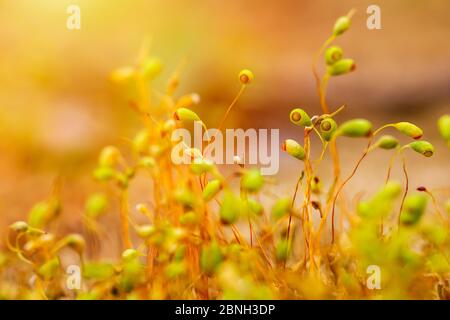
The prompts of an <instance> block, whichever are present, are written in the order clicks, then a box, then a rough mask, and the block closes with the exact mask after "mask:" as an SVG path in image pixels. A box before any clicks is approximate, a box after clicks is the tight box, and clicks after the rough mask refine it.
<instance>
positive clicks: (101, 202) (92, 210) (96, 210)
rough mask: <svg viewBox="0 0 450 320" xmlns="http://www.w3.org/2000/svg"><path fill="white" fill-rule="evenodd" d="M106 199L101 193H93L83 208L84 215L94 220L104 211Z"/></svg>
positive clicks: (106, 204) (106, 203)
mask: <svg viewBox="0 0 450 320" xmlns="http://www.w3.org/2000/svg"><path fill="white" fill-rule="evenodd" d="M107 206H108V198H107V197H106V196H105V195H104V194H103V193H94V194H92V195H91V196H90V197H89V198H88V199H87V200H86V204H85V206H84V211H85V213H86V215H88V216H89V217H91V218H96V217H98V216H99V215H101V214H102V213H104V212H105V211H106V208H107Z"/></svg>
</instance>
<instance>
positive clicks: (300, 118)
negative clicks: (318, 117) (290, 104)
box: [289, 108, 312, 127]
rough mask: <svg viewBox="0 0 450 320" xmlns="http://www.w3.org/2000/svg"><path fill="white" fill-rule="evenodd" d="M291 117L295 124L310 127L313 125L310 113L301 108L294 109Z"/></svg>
mask: <svg viewBox="0 0 450 320" xmlns="http://www.w3.org/2000/svg"><path fill="white" fill-rule="evenodd" d="M289 119H290V120H291V122H292V123H293V124H296V125H298V126H303V127H309V126H311V125H312V122H311V118H310V117H309V115H308V114H307V113H306V112H305V111H304V110H303V109H300V108H295V109H293V110H292V111H291V113H290V115H289Z"/></svg>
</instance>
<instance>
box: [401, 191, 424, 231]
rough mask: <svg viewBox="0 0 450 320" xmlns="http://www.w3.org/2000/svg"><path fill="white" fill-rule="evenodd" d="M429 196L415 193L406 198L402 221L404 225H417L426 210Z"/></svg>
mask: <svg viewBox="0 0 450 320" xmlns="http://www.w3.org/2000/svg"><path fill="white" fill-rule="evenodd" d="M426 206H427V197H426V196H425V195H423V194H413V195H410V196H408V197H406V198H405V202H404V203H403V209H402V212H401V213H400V214H401V217H400V222H401V223H402V224H404V225H409V226H410V225H415V224H416V223H417V222H419V220H420V218H421V217H422V215H423V214H424V212H425V208H426Z"/></svg>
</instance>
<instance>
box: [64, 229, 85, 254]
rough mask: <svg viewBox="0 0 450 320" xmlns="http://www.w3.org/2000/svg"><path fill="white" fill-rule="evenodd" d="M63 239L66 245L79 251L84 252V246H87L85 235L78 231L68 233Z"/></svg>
mask: <svg viewBox="0 0 450 320" xmlns="http://www.w3.org/2000/svg"><path fill="white" fill-rule="evenodd" d="M63 241H64V242H65V243H66V245H67V246H68V247H70V248H72V249H74V250H75V251H77V252H83V251H84V248H85V247H86V241H85V240H84V238H83V236H82V235H81V234H78V233H72V234H69V235H67V236H66V237H65V238H64V239H63Z"/></svg>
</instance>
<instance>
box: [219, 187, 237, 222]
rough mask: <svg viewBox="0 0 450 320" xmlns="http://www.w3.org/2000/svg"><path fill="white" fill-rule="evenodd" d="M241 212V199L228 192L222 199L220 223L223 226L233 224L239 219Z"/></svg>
mask: <svg viewBox="0 0 450 320" xmlns="http://www.w3.org/2000/svg"><path fill="white" fill-rule="evenodd" d="M241 212H242V202H241V199H240V198H239V197H237V196H235V195H234V194H233V193H232V192H231V191H226V192H225V194H224V196H223V199H222V206H221V207H220V213H219V214H220V221H221V222H222V223H223V224H233V223H235V222H236V221H237V220H238V219H239V217H240V215H241Z"/></svg>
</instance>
